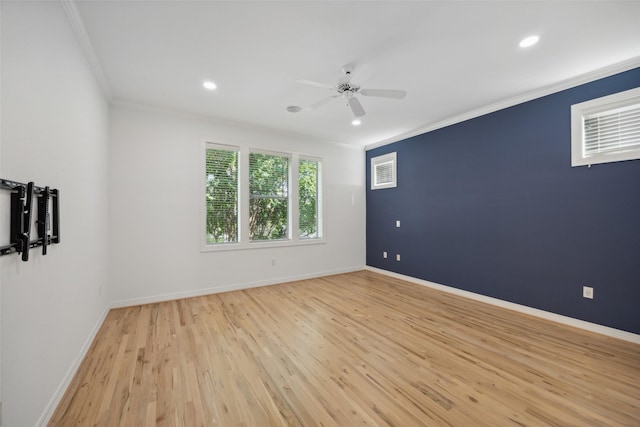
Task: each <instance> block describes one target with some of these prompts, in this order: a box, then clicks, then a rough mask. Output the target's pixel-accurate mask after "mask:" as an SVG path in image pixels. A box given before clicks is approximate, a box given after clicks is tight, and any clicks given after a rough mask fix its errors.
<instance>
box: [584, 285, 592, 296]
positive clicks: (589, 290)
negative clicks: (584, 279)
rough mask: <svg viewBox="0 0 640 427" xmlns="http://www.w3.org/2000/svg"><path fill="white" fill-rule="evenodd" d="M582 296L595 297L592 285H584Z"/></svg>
mask: <svg viewBox="0 0 640 427" xmlns="http://www.w3.org/2000/svg"><path fill="white" fill-rule="evenodd" d="M582 296H583V297H584V298H589V299H593V288H592V287H591V286H583V287H582Z"/></svg>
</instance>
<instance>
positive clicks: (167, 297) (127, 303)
mask: <svg viewBox="0 0 640 427" xmlns="http://www.w3.org/2000/svg"><path fill="white" fill-rule="evenodd" d="M363 269H364V266H353V267H348V268H342V269H339V270H331V271H319V272H316V273H310V274H301V275H297V276H285V277H277V278H275V279H269V280H260V281H257V282H245V283H235V284H233V285H226V286H220V287H216V288H205V289H196V290H193V291H184V292H174V293H170V294H160V295H155V296H152V297H141V298H132V299H126V300H120V301H114V302H113V303H111V308H122V307H132V306H136V305H143V304H153V303H156V302H165V301H173V300H177V299H182V298H192V297H199V296H203V295H212V294H219V293H223V292H230V291H240V290H243V289H251V288H259V287H262V286H271V285H277V284H280V283H287V282H295V281H298V280H306V279H313V278H316V277H324V276H332V275H334V274H344V273H352V272H354V271H361V270H363Z"/></svg>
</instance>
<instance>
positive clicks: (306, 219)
mask: <svg viewBox="0 0 640 427" xmlns="http://www.w3.org/2000/svg"><path fill="white" fill-rule="evenodd" d="M319 172H320V171H319V162H318V161H317V160H305V159H302V160H300V163H299V168H298V176H299V179H298V192H299V200H298V202H299V208H298V212H299V215H300V217H299V218H300V220H299V223H298V231H299V235H300V238H301V239H313V238H317V237H318V208H319V206H318V181H319Z"/></svg>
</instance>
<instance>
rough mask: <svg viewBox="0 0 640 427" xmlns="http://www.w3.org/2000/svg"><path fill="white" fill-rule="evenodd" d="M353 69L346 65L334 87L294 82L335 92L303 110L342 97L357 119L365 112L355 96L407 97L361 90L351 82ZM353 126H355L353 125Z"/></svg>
mask: <svg viewBox="0 0 640 427" xmlns="http://www.w3.org/2000/svg"><path fill="white" fill-rule="evenodd" d="M353 69H354V65H353V64H347V65H345V66H344V67H342V71H343V72H344V77H342V78H340V79H339V80H338V82H337V83H336V84H335V85H334V86H331V85H328V84H324V83H318V82H314V81H312V80H302V79H301V80H296V81H297V82H298V83H301V84H304V85H307V86H313V87H319V88H323V89H329V90H331V91H332V92H335V94H334V95H331V96H329V97H328V98H324V99H321V100H320V101H317V102H315V103H313V104H311V105H309V106H307V107H305V108H303V109H304V110H316V109H318V108H319V107H321V106H323V105H325V104H327V103H328V102H329V101H331V100H333V99H335V98H340V97H343V98H344V99H345V100H346V105H347V107H348V108H350V109H351V112H352V113H353V115H354V116H355V117H356V118H357V117H362V116H364V115H365V114H366V112H365V110H364V108H363V107H362V104H361V103H360V100H359V99H358V98H357V97H356V95H362V96H375V97H379V98H391V99H402V98H404V97H405V96H407V92H406V91H404V90H398V89H362V88H361V87H360V85H358V84H355V83H353V82H352V81H351V78H352V72H353ZM353 124H354V125H355V123H353ZM356 126H357V125H356Z"/></svg>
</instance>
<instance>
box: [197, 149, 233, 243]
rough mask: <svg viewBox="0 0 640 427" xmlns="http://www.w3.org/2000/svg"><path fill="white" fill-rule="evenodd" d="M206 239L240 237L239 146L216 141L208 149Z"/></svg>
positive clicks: (214, 241) (230, 241)
mask: <svg viewBox="0 0 640 427" xmlns="http://www.w3.org/2000/svg"><path fill="white" fill-rule="evenodd" d="M205 153H206V154H205V156H206V160H205V169H206V171H205V180H206V181H205V205H206V208H205V209H206V233H205V234H206V241H207V244H211V243H233V242H237V241H238V150H237V149H236V148H233V147H226V146H221V145H215V144H207V147H206V149H205Z"/></svg>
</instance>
